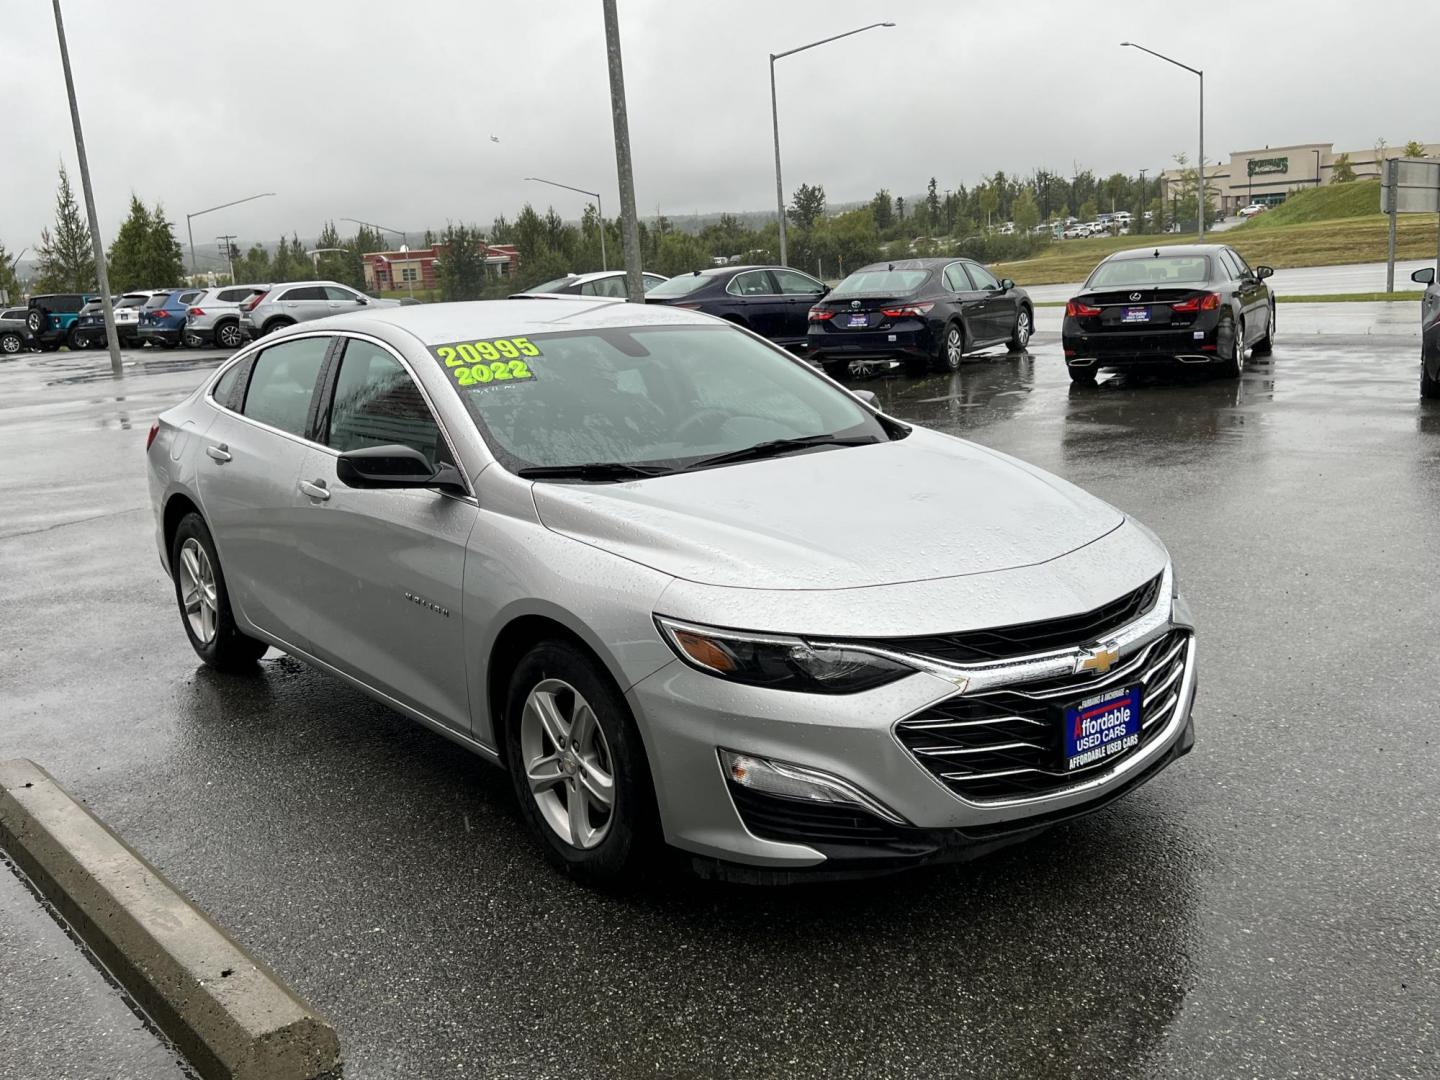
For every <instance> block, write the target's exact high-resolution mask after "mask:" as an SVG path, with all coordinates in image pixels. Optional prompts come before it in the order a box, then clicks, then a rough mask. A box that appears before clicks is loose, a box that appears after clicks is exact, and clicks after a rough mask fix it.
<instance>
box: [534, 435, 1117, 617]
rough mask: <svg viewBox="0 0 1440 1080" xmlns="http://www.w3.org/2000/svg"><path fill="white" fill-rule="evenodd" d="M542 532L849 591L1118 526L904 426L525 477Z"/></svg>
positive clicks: (682, 569)
mask: <svg viewBox="0 0 1440 1080" xmlns="http://www.w3.org/2000/svg"><path fill="white" fill-rule="evenodd" d="M534 496H535V506H536V510H537V512H538V513H539V515H540V520H541V521H542V522H543V523H544V525H545V526H546V527H547V528H549V529H551V530H552V531H554V532H557V533H560V534H562V535H564V536H568V537H571V538H572V539H575V540H578V541H581V542H583V543H586V544H591V545H593V546H595V547H598V548H602V549H604V550H606V551H610V552H613V553H614V554H616V555H620V556H623V557H624V558H627V559H631V560H634V561H635V562H638V563H642V564H644V565H646V566H650V567H652V568H654V569H656V570H659V571H661V572H663V573H667V574H671V575H673V576H675V577H677V578H683V579H685V580H689V581H696V582H703V583H706V584H711V585H722V586H730V587H737V588H753V589H847V588H860V587H866V586H874V585H887V584H896V583H900V582H907V581H925V580H931V579H935V578H945V577H954V576H959V575H966V574H984V573H989V572H991V571H996V570H1011V569H1015V568H1018V567H1023V566H1030V565H1034V564H1036V563H1042V562H1046V561H1049V560H1051V559H1055V558H1059V557H1060V556H1062V555H1065V554H1066V553H1068V552H1071V551H1074V550H1075V549H1077V548H1080V547H1083V546H1084V545H1086V544H1089V543H1092V542H1094V541H1095V540H1097V539H1099V538H1100V537H1102V536H1105V535H1106V534H1107V533H1109V532H1112V531H1113V530H1115V529H1116V528H1118V527H1119V526H1120V525H1121V524H1122V523H1123V521H1124V515H1122V514H1121V513H1120V512H1119V511H1118V510H1116V509H1115V508H1113V507H1111V506H1109V505H1107V504H1105V503H1103V502H1101V501H1100V500H1099V499H1096V498H1094V497H1093V496H1090V495H1087V494H1086V493H1085V492H1083V491H1081V490H1080V489H1079V488H1077V487H1075V486H1073V485H1072V484H1069V483H1067V482H1066V481H1064V480H1061V479H1059V478H1058V477H1055V476H1051V475H1049V474H1047V473H1044V472H1041V471H1040V470H1038V469H1035V468H1032V467H1031V466H1028V465H1025V464H1023V463H1021V462H1019V461H1016V460H1015V459H1013V458H1008V457H1006V456H1005V455H1003V454H999V453H996V452H994V451H991V450H987V449H985V448H984V447H981V446H977V445H975V444H973V443H967V442H964V441H962V440H959V439H954V438H951V437H949V436H945V435H940V434H938V433H936V432H931V431H926V430H924V429H918V428H917V429H915V430H913V431H912V432H911V434H910V435H909V437H907V438H905V439H900V440H896V441H893V442H888V443H878V444H876V445H874V446H858V447H848V448H843V449H832V450H821V451H816V452H811V453H799V454H793V455H790V456H787V457H782V458H772V459H769V460H763V461H756V462H748V463H745V464H737V465H732V466H725V467H720V468H714V469H703V470H700V471H697V472H693V473H681V474H678V475H675V476H662V477H656V478H654V479H648V480H640V481H634V482H628V483H623V484H603V485H597V484H568V483H566V484H560V483H545V482H540V483H537V484H535V485H534Z"/></svg>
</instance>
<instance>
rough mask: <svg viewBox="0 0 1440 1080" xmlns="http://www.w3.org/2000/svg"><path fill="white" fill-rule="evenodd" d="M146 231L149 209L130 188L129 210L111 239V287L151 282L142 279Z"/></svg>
mask: <svg viewBox="0 0 1440 1080" xmlns="http://www.w3.org/2000/svg"><path fill="white" fill-rule="evenodd" d="M149 232H150V211H149V210H147V209H145V204H144V203H143V202H141V201H140V199H139V197H138V196H137V195H135V193H134V192H131V193H130V213H129V215H128V216H127V217H126V218H125V220H124V222H122V223H121V225H120V228H119V230H118V231H117V232H116V233H115V239H114V241H113V242H112V243H111V244H110V254H109V259H108V265H109V267H110V287H111V288H112V289H114V290H115V291H116V292H129V291H130V290H131V289H143V288H145V287H146V286H147V285H149V284H151V283H150V282H149V281H147V280H146V279H145V272H144V271H145V267H144V262H145V253H144V248H145V238H146V236H147V235H148V234H149ZM156 284H158V282H157V283H156Z"/></svg>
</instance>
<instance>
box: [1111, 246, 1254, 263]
mask: <svg viewBox="0 0 1440 1080" xmlns="http://www.w3.org/2000/svg"><path fill="white" fill-rule="evenodd" d="M1225 247H1226V245H1224V244H1164V245H1161V246H1159V247H1143V248H1126V249H1125V250H1124V251H1116V252H1114V253H1112V254H1110V255H1107V256H1106V257H1105V259H1104V260H1103V261H1104V262H1110V261H1112V260H1114V261H1117V262H1118V261H1119V260H1121V259H1150V258H1154V257H1155V256H1156V255H1157V254H1158V255H1160V256H1165V255H1215V254H1217V253H1219V252H1220V251H1222V250H1224V248H1225Z"/></svg>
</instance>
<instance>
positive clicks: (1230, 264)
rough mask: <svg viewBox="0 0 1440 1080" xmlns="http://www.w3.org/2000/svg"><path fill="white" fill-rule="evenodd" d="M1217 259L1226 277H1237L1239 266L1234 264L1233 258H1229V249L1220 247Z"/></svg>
mask: <svg viewBox="0 0 1440 1080" xmlns="http://www.w3.org/2000/svg"><path fill="white" fill-rule="evenodd" d="M1218 261H1219V263H1220V269H1221V271H1222V272H1223V273H1224V274H1225V276H1226V277H1228V278H1238V277H1239V276H1240V267H1239V266H1237V265H1236V264H1235V260H1234V259H1233V258H1231V256H1230V252H1229V251H1226V250H1225V249H1223V248H1222V249H1221V251H1220V258H1219V260H1218Z"/></svg>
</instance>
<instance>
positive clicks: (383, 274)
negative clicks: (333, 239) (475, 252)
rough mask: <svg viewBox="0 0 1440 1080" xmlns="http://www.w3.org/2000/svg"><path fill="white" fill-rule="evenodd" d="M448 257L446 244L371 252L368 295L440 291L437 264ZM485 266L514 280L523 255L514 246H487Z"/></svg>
mask: <svg viewBox="0 0 1440 1080" xmlns="http://www.w3.org/2000/svg"><path fill="white" fill-rule="evenodd" d="M444 256H445V245H444V244H431V245H430V246H429V247H423V248H410V249H409V250H408V251H372V252H369V253H367V254H366V255H365V289H366V291H367V292H385V291H395V290H399V291H402V292H403V291H405V290H407V289H437V288H439V287H440V282H439V280H438V278H437V277H436V275H435V264H436V262H437V261H438V260H439V259H442V258H444ZM485 267H486V269H487V270H489V271H490V272H491V273H493V274H496V275H498V276H499V277H512V276H513V275H514V274H515V273H516V271H517V270H519V268H520V252H519V251H517V250H516V249H515V245H514V244H487V245H485Z"/></svg>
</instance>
